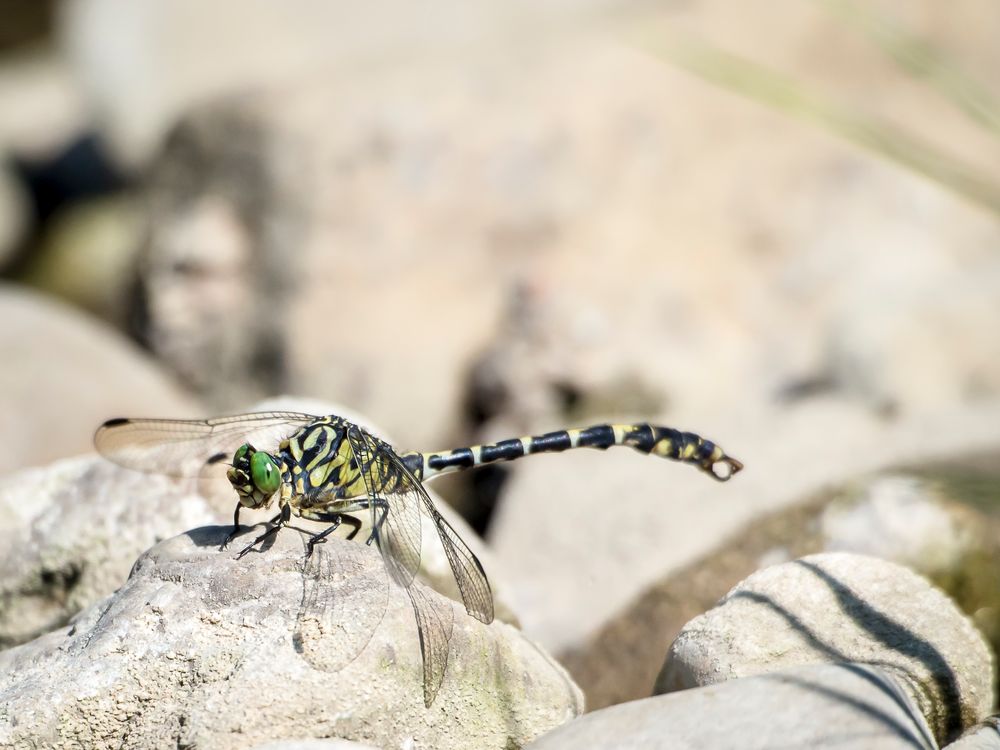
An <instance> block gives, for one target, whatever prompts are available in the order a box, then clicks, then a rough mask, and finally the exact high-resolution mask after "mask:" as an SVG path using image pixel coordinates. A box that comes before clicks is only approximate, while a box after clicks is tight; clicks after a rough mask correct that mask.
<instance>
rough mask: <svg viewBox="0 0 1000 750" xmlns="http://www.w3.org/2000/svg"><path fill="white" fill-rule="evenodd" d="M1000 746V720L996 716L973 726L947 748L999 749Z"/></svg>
mask: <svg viewBox="0 0 1000 750" xmlns="http://www.w3.org/2000/svg"><path fill="white" fill-rule="evenodd" d="M998 748H1000V722H998V720H997V717H996V716H994V717H992V718H990V719H987V720H986V721H984V722H983V723H982V724H980V725H979V726H976V727H973V728H972V729H970V730H969V731H968V732H966V733H965V734H963V735H962V736H961V737H959V738H958V739H957V740H955V741H954V742H952V743H951V744H950V745H948V746H947V747H946V748H945V750H998Z"/></svg>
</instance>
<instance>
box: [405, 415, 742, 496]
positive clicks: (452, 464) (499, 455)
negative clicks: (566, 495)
mask: <svg viewBox="0 0 1000 750" xmlns="http://www.w3.org/2000/svg"><path fill="white" fill-rule="evenodd" d="M614 445H626V446H628V447H630V448H633V449H634V450H637V451H639V452H641V453H647V454H651V455H655V456H661V457H663V458H670V459H673V460H675V461H682V462H684V463H690V464H694V465H696V466H698V467H699V468H700V469H702V470H703V471H705V472H707V473H709V474H711V475H712V476H713V477H714V478H715V479H718V480H719V481H725V480H727V479H729V478H730V477H731V476H732V475H733V474H735V473H736V472H738V471H739V470H740V469H742V468H743V464H742V463H740V462H739V461H737V460H736V459H735V458H732V457H730V456H727V455H726V454H725V452H724V451H723V450H722V448H720V447H719V446H717V445H716V444H715V443H713V442H711V441H710V440H706V439H705V438H703V437H701V436H700V435H696V434H695V433H693V432H681V431H680V430H675V429H673V428H672V427H660V426H657V425H651V424H648V423H645V422H643V423H639V424H601V425H594V426H593V427H586V428H583V429H578V430H577V429H574V430H557V431H556V432H546V433H545V434H543V435H533V436H528V437H520V438H512V439H510V440H501V441H500V442H497V443H490V444H488V445H475V446H472V447H469V448H456V449H454V450H451V451H436V452H433V453H415V452H414V453H407V454H404V455H403V456H401V458H402V459H403V461H404V462H405V463H406V465H407V467H408V468H409V469H410V471H412V472H413V473H414V475H416V477H417V478H418V479H430V478H431V477H433V476H436V475H438V474H443V473H446V472H452V471H458V470H461V469H469V468H472V467H474V466H481V465H482V464H489V463H494V462H496V461H512V460H514V459H517V458H521V457H522V456H529V455H532V454H534V453H558V452H561V451H565V450H571V449H573V448H599V449H601V450H604V449H606V448H610V447H611V446H614ZM716 464H723V465H724V466H725V467H726V468H725V469H724V470H723V473H721V474H720V473H717V472H716V471H715V465H716Z"/></svg>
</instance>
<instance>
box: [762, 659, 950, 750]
mask: <svg viewBox="0 0 1000 750" xmlns="http://www.w3.org/2000/svg"><path fill="white" fill-rule="evenodd" d="M837 666H838V667H840V668H841V669H844V670H845V671H848V672H851V673H852V674H855V675H857V676H858V677H860V678H862V679H863V680H865V681H866V682H869V683H871V684H872V685H874V686H875V687H877V688H878V689H879V690H880V691H881V692H883V693H885V694H886V695H889V696H890V697H892V699H893V702H894V703H895V704H896V705H898V706H899V707H900V708H901V709H902V710H903V711H904V712H905V713H906V715H907V716H910V717H912V718H913V724H912V726H906V725H905V724H902V723H900V722H899V721H898V720H897V719H895V718H894V717H893V716H891V715H889V714H888V713H886V712H885V711H883V710H881V709H880V708H877V707H875V706H872V705H870V704H868V703H865V702H864V701H863V700H860V699H858V698H856V697H855V696H853V695H851V694H850V693H846V692H844V691H842V690H834V689H833V688H830V687H827V686H825V685H817V684H815V683H813V682H810V681H809V680H806V679H803V678H801V677H794V676H791V675H787V674H775V675H762V676H763V677H766V678H769V679H774V680H776V681H780V682H785V683H791V684H793V685H798V686H799V687H801V688H803V689H805V690H811V691H812V692H815V693H818V694H820V695H825V696H827V697H829V698H831V699H833V700H835V701H838V702H841V703H846V704H847V705H849V706H851V707H852V708H854V709H855V710H856V711H858V712H859V713H863V714H865V715H866V716H869V717H871V718H872V719H874V720H875V721H878V722H880V723H882V724H884V725H885V726H887V727H888V728H889V729H890V730H892V732H893V734H895V735H896V736H897V737H899V738H900V739H901V740H903V741H904V742H906V743H907V744H909V745H912V746H913V747H915V748H918V749H919V750H937V747H938V746H937V744H936V743H935V742H934V740H933V738H931V737H929V736H928V735H927V734H926V733H924V732H921V733H920V734H919V735H918V734H916V733H915V732H914V731H913V727H921V726H922V717H920V716H919V714H918V715H914V712H913V711H912V710H911V708H910V706H909V704H908V703H907V702H906V698H905V697H904V696H903V695H902V694H901V693H900V690H899V686H898V685H896V684H895V683H894V682H892V680H888V679H886V678H884V677H882V676H880V675H878V674H875V673H873V672H869V671H868V670H866V669H864V668H863V667H860V666H858V665H857V664H838V665H837Z"/></svg>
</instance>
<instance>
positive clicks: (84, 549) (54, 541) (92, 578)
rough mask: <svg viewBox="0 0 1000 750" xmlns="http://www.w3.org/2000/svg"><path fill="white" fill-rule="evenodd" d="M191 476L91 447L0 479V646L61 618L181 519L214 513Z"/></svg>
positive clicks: (104, 589) (210, 517)
mask: <svg viewBox="0 0 1000 750" xmlns="http://www.w3.org/2000/svg"><path fill="white" fill-rule="evenodd" d="M194 489H195V488H194V486H193V484H192V483H191V482H186V481H179V480H175V479H170V478H168V477H163V476H150V475H145V474H140V473H138V472H134V471H126V470H125V469H122V468H120V467H118V466H114V465H113V464H111V463H109V462H108V461H105V460H104V459H102V458H98V457H96V456H90V457H83V458H74V459H66V460H64V461H59V462H56V463H54V464H52V465H51V466H47V467H44V468H37V469H27V470H25V471H22V472H18V473H17V474H13V475H10V476H8V477H5V478H4V479H3V481H2V483H0V548H2V549H3V550H4V553H3V554H2V555H0V646H11V645H15V644H18V643H24V642H25V641H28V640H30V639H32V638H34V637H36V636H38V635H41V634H42V633H45V632H48V631H50V630H52V629H54V628H57V627H62V626H63V625H65V624H66V622H68V621H69V618H70V617H72V616H73V615H75V614H76V613H77V612H79V611H80V610H81V609H83V608H84V607H86V606H89V605H90V604H92V603H94V602H96V601H97V600H99V599H102V598H104V597H105V596H107V595H108V594H110V593H111V592H113V591H114V590H115V589H116V588H118V587H119V586H120V585H121V584H122V582H123V581H124V580H125V579H126V577H128V573H129V570H131V568H132V565H133V564H134V562H135V559H136V557H138V556H139V554H140V553H141V552H143V551H144V550H146V549H148V548H149V547H150V546H152V545H153V544H155V543H156V542H159V541H161V540H163V539H166V538H168V537H171V536H173V535H175V534H177V533H178V532H180V531H181V530H183V529H190V528H192V527H195V526H201V525H204V524H207V523H219V522H222V520H223V519H224V514H223V513H219V512H216V511H215V510H214V509H213V508H212V507H211V506H210V505H209V504H208V503H207V502H206V501H205V500H204V499H203V498H202V497H200V496H198V495H197V494H195V492H194Z"/></svg>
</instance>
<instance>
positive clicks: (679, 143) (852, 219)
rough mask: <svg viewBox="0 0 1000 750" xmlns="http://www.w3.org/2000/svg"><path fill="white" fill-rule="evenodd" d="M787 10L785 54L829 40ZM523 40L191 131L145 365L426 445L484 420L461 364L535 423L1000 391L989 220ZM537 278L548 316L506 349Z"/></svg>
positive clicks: (410, 65)
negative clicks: (466, 407) (582, 406)
mask: <svg viewBox="0 0 1000 750" xmlns="http://www.w3.org/2000/svg"><path fill="white" fill-rule="evenodd" d="M98 5H99V4H96V3H95V4H94V5H93V7H97V6H98ZM116 5H117V3H116V2H110V0H105V6H106V8H108V9H110V8H111V7H112V6H116ZM696 5H698V6H700V5H701V4H696ZM706 5H708V4H706ZM81 7H83V5H82V4H81ZM713 7H714V6H713ZM687 10H688V12H689V13H690V14H693V15H697V14H698V11H697V10H691V9H687ZM715 10H716V11H717V10H718V8H716V9H715ZM106 12H109V13H110V11H106ZM136 12H137V13H138V12H139V11H136ZM180 12H181V11H178V13H180ZM198 12H199V13H200V12H201V9H200V8H199V11H198ZM674 12H679V11H674ZM730 12H731V13H734V17H736V16H738V15H739V14H737V13H735V12H734V11H732V8H730ZM775 12H776V11H775ZM636 13H637V14H639V13H638V11H636ZM817 13H819V17H816V14H817ZM639 15H641V14H639ZM663 15H664V16H665V17H670V16H671V13H670V12H664V13H663ZM625 16H626V18H628V17H629V16H628V14H625ZM801 16H808V19H807V20H805V21H803V19H802V18H801ZM795 18H796V21H795V23H796V24H798V25H796V26H795V27H794V28H789V27H791V26H793V25H794V24H792V23H789V24H785V25H783V28H785V29H786V30H788V31H789V40H788V42H787V47H786V48H785V51H786V52H787V51H789V50H791V51H794V50H796V49H801V48H811V47H812V44H811V42H809V43H806V42H802V40H803V39H811V38H812V35H813V34H815V33H819V32H817V31H816V29H825V28H826V27H825V25H824V24H829V23H830V20H829V19H828V18H826V17H825V16H823V15H822V12H817V11H798V12H797V13H796V14H795ZM753 21H754V23H757V22H759V19H757V18H756V17H755V18H754V19H753ZM623 23H624V21H623ZM324 28H325V27H324ZM352 28H353V29H355V30H357V28H358V27H352ZM771 36H773V35H769V38H770V37H771ZM95 38H97V39H102V38H103V37H101V36H99V35H97V36H95ZM795 39H798V40H799V41H800V42H801V43H802V44H801V47H796V45H795V43H794V41H793V40H795ZM244 41H245V39H243V40H241V43H242V42H244ZM532 41H533V42H534V38H532ZM372 43H373V44H375V42H374V41H373V42H372ZM527 48H528V49H529V50H530V54H525V55H523V56H511V55H510V54H508V53H507V52H509V50H503V48H501V50H503V54H498V50H497V49H495V48H493V47H491V46H490V45H483V46H482V48H481V49H479V48H477V50H476V54H472V53H469V54H468V55H467V58H468V59H466V57H461V58H460V59H461V61H462V63H463V64H462V65H460V66H456V65H454V64H453V59H452V57H451V55H452V54H454V50H451V51H450V52H442V53H441V56H440V57H437V56H430V57H428V58H426V59H424V58H420V57H417V58H416V59H414V60H413V61H409V60H407V62H406V63H405V64H404V63H400V64H398V65H391V64H389V65H386V66H384V67H379V68H378V69H372V70H370V71H367V72H362V73H357V72H352V75H351V77H350V79H349V80H345V79H344V78H343V76H342V75H337V74H330V75H315V76H313V75H310V76H305V75H303V76H300V77H299V78H298V79H297V81H296V83H295V85H287V86H274V87H270V88H267V89H265V90H261V91H259V92H255V93H254V94H253V95H252V96H233V97H230V98H228V99H225V100H216V101H214V102H212V103H211V104H210V105H205V106H202V107H199V108H197V109H196V110H194V111H191V112H189V113H188V114H186V115H185V117H184V118H183V119H182V121H181V123H180V125H179V126H178V128H177V129H176V130H175V131H174V132H173V135H172V136H171V137H170V139H169V140H168V142H167V145H166V147H165V149H164V151H163V152H162V153H161V154H160V155H159V156H158V158H157V161H156V166H155V169H154V176H153V178H152V186H151V187H152V198H153V199H152V201H151V204H150V221H151V229H152V236H151V238H150V243H149V247H148V251H147V258H148V263H147V266H146V268H145V270H144V272H143V281H144V285H145V287H146V290H147V301H148V309H149V314H150V321H149V324H150V325H149V329H150V330H149V338H150V341H151V343H152V346H153V347H154V349H155V350H156V351H157V352H159V353H160V354H161V356H163V357H164V359H165V360H166V361H167V362H168V363H169V364H170V366H171V367H172V368H174V369H175V370H176V371H177V372H179V373H181V374H182V375H183V376H184V377H185V379H187V380H188V382H191V383H192V384H194V385H195V386H196V387H198V388H199V389H202V390H203V391H204V392H206V393H207V394H208V395H209V397H210V398H212V399H213V401H214V403H216V404H220V403H222V401H220V399H225V398H227V397H228V398H231V399H235V400H236V402H239V401H245V400H247V399H249V398H254V397H256V396H257V395H258V394H259V393H261V392H272V391H274V390H276V389H277V390H294V391H302V392H310V393H315V394H317V395H318V396H321V397H327V398H333V399H336V400H339V401H344V402H349V403H353V404H355V405H356V406H357V407H358V408H359V409H361V410H362V411H364V412H365V413H369V414H372V416H373V417H375V418H376V419H378V420H379V421H381V422H383V423H385V424H386V426H387V427H389V428H390V429H391V430H392V432H393V433H394V434H397V435H400V436H401V437H402V438H404V439H405V440H407V441H408V442H413V443H422V444H428V445H429V444H430V441H431V440H442V439H443V436H445V435H447V434H448V433H449V431H453V430H455V429H456V426H459V425H462V424H463V423H464V420H465V418H466V415H464V414H462V413H461V411H460V409H461V402H462V401H463V398H464V396H465V384H464V383H463V379H462V378H463V376H462V373H463V372H468V371H470V370H478V369H479V368H480V367H481V366H483V365H484V363H485V365H486V366H487V369H488V366H489V364H490V363H494V365H496V367H495V369H496V370H497V372H495V373H491V374H490V377H491V378H493V380H494V381H499V384H500V385H501V386H503V388H504V389H505V390H506V391H507V392H509V393H511V394H515V398H516V401H517V403H516V404H515V403H513V402H512V403H511V405H510V412H509V413H506V412H503V413H500V414H497V415H496V416H497V417H498V418H500V419H502V420H503V421H502V424H503V425H504V426H506V425H507V424H511V423H513V424H517V423H523V422H529V423H528V424H527V425H526V429H529V430H535V429H539V428H541V427H544V426H550V420H551V410H552V406H553V397H552V391H553V390H555V391H557V394H556V396H557V398H556V399H555V402H556V407H557V408H558V391H559V390H560V388H564V387H566V386H568V387H569V389H570V390H571V391H574V392H579V393H580V394H581V395H582V396H583V397H584V401H587V402H589V404H590V407H591V408H592V409H594V410H596V408H597V407H599V408H600V411H602V412H605V413H609V412H617V413H620V412H622V411H625V410H632V409H635V410H637V411H638V410H641V411H642V412H643V413H644V414H648V413H649V410H650V409H651V408H652V407H651V405H653V406H655V405H661V406H662V405H665V404H670V405H672V406H674V405H681V404H683V409H684V411H685V413H713V414H720V413H726V412H730V411H741V410H743V409H744V408H745V407H746V405H747V404H750V405H751V406H753V407H755V408H759V407H761V406H762V405H764V404H768V403H770V402H771V401H772V400H773V398H774V395H775V393H778V392H782V393H786V394H787V393H795V392H800V390H799V391H797V390H796V386H801V385H802V383H803V382H825V383H828V384H829V387H830V388H833V389H835V390H836V392H837V393H839V394H840V395H841V396H843V397H844V398H846V399H849V400H856V401H858V402H860V403H861V404H863V405H864V406H865V407H866V408H873V407H875V408H876V410H881V409H883V408H884V407H885V406H886V405H887V404H891V405H892V406H893V407H894V408H896V409H899V410H901V411H912V412H917V411H920V410H921V409H922V408H925V407H927V406H934V407H935V408H947V407H951V406H952V405H954V404H956V403H957V404H966V403H975V402H977V401H979V400H982V399H986V398H990V397H993V398H995V397H998V396H1000V366H998V365H997V364H996V363H997V362H998V361H1000V357H996V356H993V353H994V352H995V348H996V344H995V342H994V341H993V340H992V339H990V338H989V332H990V331H992V330H995V329H996V328H998V327H1000V309H998V307H997V305H996V303H995V298H996V297H997V295H995V294H994V293H993V292H994V290H995V289H996V288H997V283H998V281H997V279H998V275H1000V261H998V259H997V257H998V256H997V252H996V248H997V247H998V246H1000V229H998V227H997V225H996V223H995V221H994V220H993V219H992V218H991V217H989V216H987V215H985V214H983V213H980V212H978V211H977V210H976V209H974V208H972V207H970V206H968V205H965V204H963V203H962V202H960V201H959V200H957V199H955V198H954V197H953V196H951V195H949V194H947V193H945V192H942V191H941V190H940V188H937V187H935V186H932V185H927V184H926V183H925V182H924V181H922V180H919V179H915V178H913V177H912V176H910V175H907V174H904V173H900V172H899V171H896V170H894V169H891V168H889V167H887V166H886V165H885V164H884V163H882V162H881V161H879V160H876V159H875V158H873V157H872V156H871V155H867V154H863V153H859V152H858V151H857V150H855V149H852V148H850V147H847V146H845V145H843V144H839V143H836V142H834V141H831V140H830V139H828V138H824V137H821V136H819V135H817V134H816V133H813V132H810V131H808V130H807V129H804V128H802V127H801V126H799V125H797V124H792V123H791V122H790V121H789V120H787V119H786V118H785V117H783V116H782V115H780V114H777V113H774V112H769V111H767V110H766V109H764V108H761V107H758V106H757V105H755V104H752V103H747V102H744V101H739V100H735V99H733V98H730V97H728V96H722V95H720V94H719V92H717V91H715V90H713V89H711V88H709V87H707V86H705V85H704V84H702V83H699V82H697V81H693V80H691V79H689V78H687V77H682V76H678V75H676V73H675V72H674V71H673V70H672V69H671V68H670V67H669V66H666V65H665V64H664V63H663V62H662V61H660V60H658V59H655V58H653V57H651V56H644V55H642V54H639V53H637V52H636V51H635V50H628V49H622V48H621V47H615V46H613V45H609V44H606V43H604V42H603V40H601V39H600V38H596V39H595V38H594V37H593V36H585V35H580V34H575V33H574V34H569V35H568V36H562V35H560V36H558V37H556V38H553V39H548V38H547V37H544V36H542V37H540V38H539V39H538V44H537V45H536V44H535V43H531V44H527ZM449 49H450V48H449ZM109 54H110V53H109ZM810 62H814V61H811V60H810ZM869 62H870V63H871V64H872V65H875V64H876V61H874V60H870V61H869ZM828 67H829V66H828ZM354 70H355V69H353V68H352V71H354ZM459 71H461V72H459ZM865 80H866V81H867V82H869V83H870V82H871V79H870V78H866V79H865ZM890 83H891V84H893V85H899V81H898V80H890V81H882V80H881V79H880V84H879V86H880V87H881V86H886V87H887V88H891V86H890ZM148 88H149V87H147V89H148ZM431 89H432V90H434V91H435V92H436V94H435V97H434V99H433V101H428V99H427V97H426V96H423V95H422V94H421V93H420V92H424V91H427V90H431ZM868 96H869V98H870V97H871V96H872V92H871V91H869V92H868ZM925 105H926V102H923V101H921V102H919V103H917V102H910V103H908V106H910V107H913V110H914V113H915V114H914V116H913V117H911V118H909V119H910V120H914V121H916V120H920V121H925V120H926V119H927V118H924V117H920V116H918V115H917V114H916V113H918V112H920V113H922V112H924V111H925ZM130 106H131V107H133V108H134V107H135V105H134V102H131V103H130ZM144 111H148V110H144ZM526 113H528V114H526ZM949 126H950V122H949ZM942 127H943V126H942ZM776 134H778V137H776ZM986 145H988V144H986ZM984 147H985V146H984ZM978 158H980V160H981V157H978ZM734 165H739V166H738V167H737V166H734ZM747 175H753V178H752V181H750V178H749V177H747ZM915 206H919V211H916V212H915V210H914V207H915ZM917 214H918V215H917ZM873 246H877V247H878V249H879V252H878V253H877V254H875V255H874V256H873V254H872V252H871V250H872V247H873ZM876 256H877V257H876ZM695 260H696V261H697V262H695ZM899 269H906V270H905V272H898V271H899ZM525 287H528V288H530V293H529V296H530V297H532V298H533V299H534V300H535V301H533V302H531V303H530V304H532V305H534V307H535V308H536V309H535V310H533V311H529V312H530V313H531V314H533V315H536V316H537V317H538V318H539V320H538V321H537V323H535V324H532V325H530V326H524V327H523V330H522V331H521V332H520V333H515V334H513V335H512V334H511V333H510V332H509V330H508V329H507V326H506V324H505V323H503V322H501V321H504V320H505V319H506V317H510V316H509V315H508V313H507V312H505V311H507V310H510V309H515V310H516V308H517V307H518V306H519V305H522V304H525V303H524V295H523V289H524V288H525ZM951 289H958V290H961V292H962V293H961V294H957V295H956V294H951V293H950V291H949V290H951ZM210 291H211V292H215V293H209V292H210ZM925 299H926V300H927V302H928V304H926V305H922V300H925ZM376 300H377V302H376ZM897 302H898V303H899V304H898V305H897V304H896V303H897ZM345 310H347V311H351V312H350V313H345V312H343V311H345ZM899 310H901V311H902V312H900V311H899ZM505 316H506V317H505ZM348 317H349V318H350V320H348ZM330 319H335V320H336V321H337V325H336V327H335V330H336V336H334V337H333V338H331V337H330V336H326V337H324V336H322V335H320V334H319V333H318V331H320V330H323V327H322V325H321V324H320V323H319V322H318V321H321V320H322V321H327V320H330ZM960 333H961V334H962V335H958V334H960ZM952 334H955V335H952ZM532 336H541V342H540V343H539V344H538V345H537V346H536V347H535V348H534V349H532V347H531V344H532V341H531V337H532ZM551 342H557V344H558V346H556V347H553V349H552V350H551V351H549V350H548V349H546V355H545V357H544V358H542V359H539V361H537V362H530V359H529V358H528V357H525V356H524V355H523V352H525V351H528V352H530V351H537V350H540V349H542V348H543V346H544V345H545V344H549V343H551ZM942 347H943V349H942ZM882 352H885V353H886V354H885V355H882V354H881V353H882ZM941 352H944V354H945V356H938V354H939V353H941ZM480 354H481V355H482V356H480ZM883 356H898V357H899V358H900V363H899V365H898V366H897V365H895V364H894V365H893V367H891V368H885V367H883V366H882V365H883V359H882V357H883ZM518 357H520V358H521V361H524V360H528V364H529V365H531V366H529V367H520V366H515V365H513V364H510V363H508V362H504V361H503V360H504V359H505V358H510V359H511V360H517V358H518ZM417 362H419V364H420V366H419V367H412V368H409V369H408V370H407V378H406V384H405V386H404V385H401V381H400V378H399V377H398V376H397V375H396V373H398V372H399V368H400V367H401V366H405V364H409V363H417ZM498 362H499V364H497V363H498ZM915 372H916V373H918V376H914V373H915ZM919 373H923V374H919ZM907 374H909V375H911V376H912V377H910V378H907V377H906V376H907ZM213 375H216V376H217V377H216V378H214V379H213ZM525 375H527V376H529V377H527V378H524V376H525ZM219 381H226V382H228V383H229V384H230V388H229V390H228V392H223V391H222V389H220V388H218V387H216V386H215V385H214V384H215V383H217V382H219ZM470 390H474V387H473V388H472V389H470ZM678 408H680V407H679V406H678Z"/></svg>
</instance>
